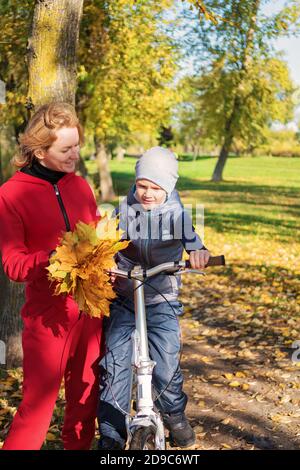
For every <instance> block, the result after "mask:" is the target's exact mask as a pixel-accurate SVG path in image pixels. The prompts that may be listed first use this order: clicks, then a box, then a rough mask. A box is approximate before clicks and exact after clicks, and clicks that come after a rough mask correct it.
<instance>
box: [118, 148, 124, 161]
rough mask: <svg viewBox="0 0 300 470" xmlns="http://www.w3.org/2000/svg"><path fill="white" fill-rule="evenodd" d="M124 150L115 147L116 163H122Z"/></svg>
mask: <svg viewBox="0 0 300 470" xmlns="http://www.w3.org/2000/svg"><path fill="white" fill-rule="evenodd" d="M125 153H126V150H125V149H124V148H123V147H117V161H118V162H122V161H123V160H124V156H125Z"/></svg>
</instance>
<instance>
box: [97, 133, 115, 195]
mask: <svg viewBox="0 0 300 470" xmlns="http://www.w3.org/2000/svg"><path fill="white" fill-rule="evenodd" d="M95 148H96V158H97V163H98V169H99V177H100V191H101V200H102V201H103V202H109V201H112V200H113V199H114V198H115V197H116V196H115V193H114V189H113V184H112V178H111V174H110V170H109V166H108V154H107V150H106V147H105V145H104V144H103V143H102V142H101V141H100V140H99V139H98V138H97V137H95Z"/></svg>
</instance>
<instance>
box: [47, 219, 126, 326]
mask: <svg viewBox="0 0 300 470" xmlns="http://www.w3.org/2000/svg"><path fill="white" fill-rule="evenodd" d="M120 237H121V231H120V230H119V229H118V219H116V218H115V219H108V218H107V216H104V217H103V218H102V219H101V220H100V222H99V223H98V225H97V227H95V225H93V224H85V223H83V222H78V223H77V225H76V227H75V230H74V231H73V232H66V233H65V234H64V236H63V237H62V239H61V240H60V245H59V246H58V247H57V248H56V253H55V254H54V255H53V256H52V257H51V259H50V265H49V266H48V268H47V269H48V272H49V274H48V278H49V279H50V280H51V281H55V283H56V286H55V295H60V294H63V293H70V294H71V295H73V297H74V299H75V300H76V302H77V303H78V307H79V309H80V310H81V311H82V312H84V313H86V314H88V315H90V316H92V317H101V316H103V315H108V314H109V305H110V302H111V301H112V300H113V298H114V297H115V295H116V294H115V292H114V290H113V287H112V285H111V283H110V282H109V281H110V277H109V274H108V273H107V270H108V269H110V268H112V267H114V265H115V261H114V255H115V254H116V253H117V252H118V251H119V250H121V249H124V248H126V247H127V246H128V244H129V241H126V240H124V241H122V240H120Z"/></svg>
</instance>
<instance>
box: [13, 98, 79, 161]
mask: <svg viewBox="0 0 300 470" xmlns="http://www.w3.org/2000/svg"><path fill="white" fill-rule="evenodd" d="M62 127H77V129H78V134H79V142H80V144H82V143H83V130H82V127H81V125H80V123H79V120H78V117H77V115H76V111H75V109H74V107H73V106H72V105H70V104H68V103H50V104H45V105H43V106H41V107H40V108H39V109H38V110H37V111H36V113H35V114H34V115H33V116H32V118H31V119H30V121H29V123H28V124H27V127H26V129H25V131H24V133H23V134H21V135H20V136H19V152H18V154H17V155H15V156H14V157H13V159H12V163H13V165H15V166H16V167H18V168H20V167H23V166H25V165H31V163H32V162H33V160H34V159H35V158H36V157H35V153H36V151H37V150H48V149H49V147H51V145H52V144H53V142H54V141H55V140H56V138H57V136H56V134H55V132H56V131H57V130H59V129H61V128H62Z"/></svg>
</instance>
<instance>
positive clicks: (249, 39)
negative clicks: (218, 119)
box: [211, 0, 261, 183]
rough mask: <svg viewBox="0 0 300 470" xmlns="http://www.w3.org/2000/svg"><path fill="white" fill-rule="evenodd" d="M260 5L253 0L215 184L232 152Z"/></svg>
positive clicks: (215, 173)
mask: <svg viewBox="0 0 300 470" xmlns="http://www.w3.org/2000/svg"><path fill="white" fill-rule="evenodd" d="M260 3H261V0H253V5H252V8H253V9H252V14H251V15H250V18H249V25H248V30H247V31H246V36H245V47H244V50H243V53H242V64H241V69H240V83H239V85H238V87H237V94H236V96H235V99H234V103H233V107H232V112H231V115H230V117H229V119H228V120H227V122H226V123H225V133H224V143H223V146H222V148H221V152H220V155H219V158H218V161H217V164H216V166H215V169H214V172H213V175H212V179H211V180H212V181H214V182H215V183H217V182H219V181H222V179H223V170H224V167H225V164H226V160H227V157H228V154H229V151H230V147H231V144H232V141H233V138H234V129H233V127H234V126H233V123H234V121H235V119H236V117H237V115H238V113H239V110H240V107H241V105H242V103H241V99H240V96H239V87H240V86H241V85H242V84H243V80H244V77H245V76H247V70H248V68H249V65H250V62H251V60H252V56H251V51H252V48H253V40H254V33H255V25H256V21H257V12H258V9H259V7H260ZM236 6H237V17H238V16H239V10H238V9H239V2H237V4H236Z"/></svg>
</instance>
